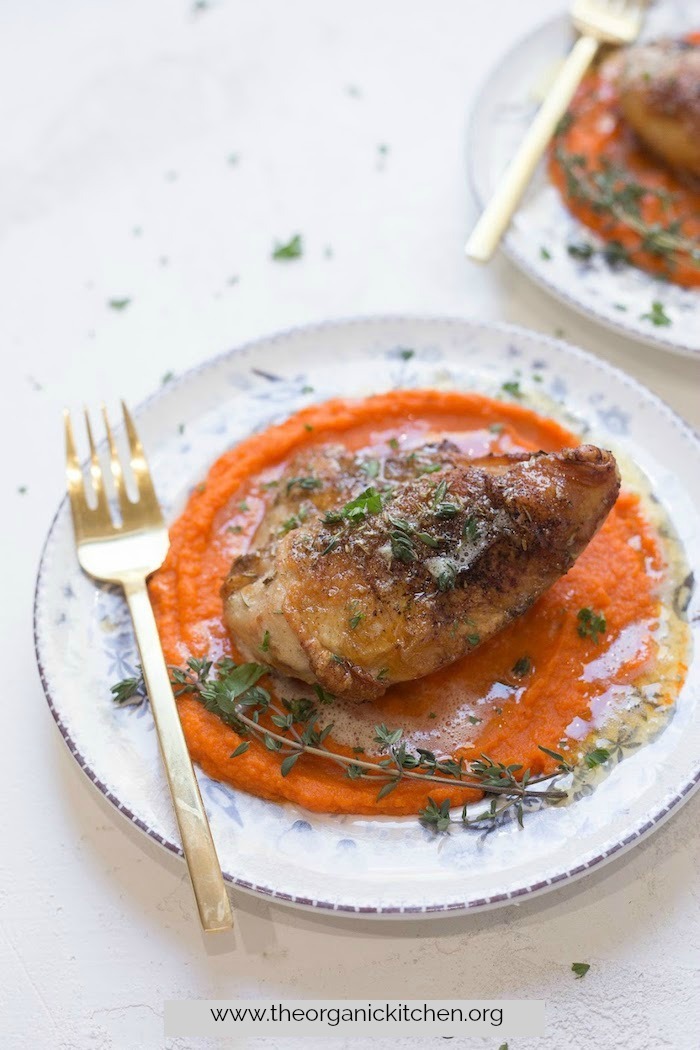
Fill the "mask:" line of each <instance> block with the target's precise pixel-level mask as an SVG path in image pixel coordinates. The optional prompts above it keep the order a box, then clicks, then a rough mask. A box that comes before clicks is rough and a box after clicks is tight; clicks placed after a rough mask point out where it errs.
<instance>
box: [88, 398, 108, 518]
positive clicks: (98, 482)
mask: <svg viewBox="0 0 700 1050" xmlns="http://www.w3.org/2000/svg"><path fill="white" fill-rule="evenodd" d="M85 429H86V430H87V436H88V444H89V445H90V480H91V482H92V491H93V493H94V494H95V499H96V501H97V503H96V506H95V509H94V511H93V514H94V515H95V524H96V525H104V526H105V527H106V526H107V525H111V522H112V519H111V515H110V513H109V504H108V502H107V493H106V492H105V487H104V482H103V480H102V467H101V466H100V460H99V456H98V455H97V449H96V448H95V440H94V438H93V436H92V425H91V423H90V413H89V412H88V410H87V409H85Z"/></svg>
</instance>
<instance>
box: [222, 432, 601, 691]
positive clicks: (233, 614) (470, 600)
mask: <svg viewBox="0 0 700 1050" xmlns="http://www.w3.org/2000/svg"><path fill="white" fill-rule="evenodd" d="M618 490H619V474H618V470H617V465H616V463H615V459H614V457H613V455H612V453H610V452H606V451H603V450H602V449H599V448H596V447H595V446H593V445H582V446H581V447H579V448H574V449H566V450H564V451H563V452H558V453H550V454H545V453H541V452H540V453H534V454H529V453H526V454H515V455H500V456H486V457H484V458H482V459H480V460H476V461H475V460H469V459H467V458H466V457H465V456H464V455H463V454H462V453H461V452H460V451H459V449H458V448H456V446H454V445H452V444H450V443H449V442H442V443H440V444H434V445H425V446H422V447H421V448H419V449H416V450H414V451H413V452H411V453H403V454H399V453H396V454H391V455H388V456H387V457H385V458H383V459H376V460H367V461H364V462H363V461H362V460H361V459H358V458H357V457H355V456H353V455H352V454H349V453H348V452H346V451H345V450H343V449H341V448H335V447H330V446H325V447H322V448H318V449H315V450H314V451H313V452H310V453H307V454H306V455H304V456H302V457H301V458H300V459H298V460H297V461H296V462H294V463H292V464H291V465H290V467H289V469H288V470H286V471H285V473H284V475H283V476H282V477H281V478H280V479H279V482H278V489H277V492H278V495H277V498H276V500H275V502H274V504H273V506H272V507H271V508H270V510H269V511H268V512H267V514H266V515H265V518H264V519H263V521H262V523H261V525H260V527H259V529H258V531H257V533H256V535H255V536H254V539H253V544H252V547H251V550H250V551H249V552H248V553H247V554H245V555H243V556H241V557H239V558H237V559H236V560H235V561H234V563H233V566H232V568H231V572H230V575H229V576H228V578H227V579H226V581H225V583H224V586H223V590H222V596H223V600H224V618H225V622H226V624H227V626H228V629H229V630H230V632H231V634H232V636H233V638H234V640H235V642H236V644H237V646H238V648H239V649H240V650H241V651H242V652H243V654H244V655H246V656H247V657H248V658H250V659H255V660H259V659H261V647H262V649H263V651H264V652H265V656H264V659H265V661H266V662H267V663H269V664H270V665H271V666H273V667H275V668H277V669H278V670H280V671H281V672H283V673H285V674H287V675H290V676H293V677H296V678H300V679H302V680H303V681H306V682H313V683H318V684H320V685H321V686H322V687H323V688H324V689H326V690H328V691H329V692H331V693H333V694H335V695H344V696H347V697H350V698H353V699H357V700H367V699H374V698H376V697H379V696H381V695H382V694H383V693H384V692H385V690H386V689H387V687H388V686H390V685H391V684H392V683H395V682H401V681H406V680H409V679H414V678H420V677H422V676H423V675H426V674H429V673H430V672H432V671H435V670H436V669H437V668H439V667H443V666H444V665H446V664H449V663H451V662H452V661H454V660H457V659H458V658H459V657H461V656H463V655H464V654H465V653H467V652H469V651H470V650H471V649H473V648H474V647H476V646H477V645H479V644H480V643H481V642H483V641H485V640H486V639H487V638H490V637H491V636H492V635H493V634H495V632H496V631H499V630H500V629H501V628H502V627H503V626H504V625H505V624H507V623H508V622H509V621H510V620H512V619H513V618H514V617H516V616H518V615H520V614H521V613H522V612H524V611H525V610H526V609H527V608H529V606H530V605H532V603H533V602H534V601H535V599H536V598H538V597H539V595H541V594H542V593H543V591H545V590H546V589H547V588H548V587H550V586H551V585H552V584H553V583H554V582H555V580H557V579H558V578H559V577H560V576H561V575H563V573H565V572H566V571H567V569H569V568H570V566H571V565H572V564H573V563H574V561H575V560H576V558H577V557H578V555H579V554H580V553H581V551H582V550H583V549H584V548H585V546H586V545H587V543H588V542H589V540H590V539H591V537H592V536H593V535H594V534H595V532H596V531H597V530H598V529H599V528H600V526H601V524H602V523H603V521H604V520H605V517H606V515H607V514H608V512H609V511H610V509H611V507H612V506H613V504H614V503H615V499H616V497H617V493H618Z"/></svg>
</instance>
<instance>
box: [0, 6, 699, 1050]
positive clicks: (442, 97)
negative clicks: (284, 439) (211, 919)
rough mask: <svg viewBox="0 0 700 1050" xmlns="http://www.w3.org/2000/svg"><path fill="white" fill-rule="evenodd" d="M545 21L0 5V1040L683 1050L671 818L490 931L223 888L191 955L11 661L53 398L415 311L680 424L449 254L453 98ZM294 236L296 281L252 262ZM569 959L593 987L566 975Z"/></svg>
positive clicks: (401, 9) (495, 920)
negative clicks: (350, 1003) (567, 355)
mask: <svg viewBox="0 0 700 1050" xmlns="http://www.w3.org/2000/svg"><path fill="white" fill-rule="evenodd" d="M560 6H561V4H560V3H559V2H557V0H537V2H535V0H498V2H494V3H488V4H486V3H482V2H478V0H440V2H436V3H426V2H420V0H354V2H353V3H348V2H341V0H296V2H294V3H291V2H283V0H278V2H274V0H255V2H253V0H247V2H245V0H238V2H234V0H220V2H216V0H211V2H210V3H209V4H208V6H207V7H206V9H204V10H200V11H195V10H194V9H193V8H192V6H191V4H188V3H186V2H182V3H176V2H168V0H147V2H146V0H141V2H139V0H120V2H119V3H116V2H114V3H111V4H108V3H94V2H93V3H89V2H88V0H61V2H58V0H3V4H2V12H1V17H2V20H3V23H4V25H3V29H2V33H1V35H0V58H1V61H0V77H1V78H2V81H3V82H2V85H1V87H2V89H1V90H0V128H2V150H1V151H0V152H1V156H0V296H1V299H0V302H1V307H0V348H1V350H2V355H3V365H4V369H3V371H4V375H5V381H4V391H3V392H4V409H3V412H2V414H1V416H0V426H1V427H2V448H3V450H4V453H3V462H4V466H3V482H2V485H3V503H4V508H5V512H4V522H5V538H4V542H3V558H4V561H5V568H4V575H3V578H4V580H5V601H4V602H3V603H2V606H1V607H0V617H1V618H2V623H1V626H0V637H1V638H2V644H3V647H4V649H5V655H4V660H3V668H4V674H3V678H4V693H5V697H4V704H3V711H4V717H3V723H2V725H3V746H2V752H1V753H2V758H3V774H2V784H3V789H4V790H3V794H4V799H3V810H4V821H3V823H4V832H3V836H2V841H3V847H2V849H1V850H0V935H1V936H0V1032H1V1033H2V1039H1V1040H0V1042H1V1045H2V1047H4V1048H12V1050H14V1048H19V1047H21V1048H24V1047H31V1048H41V1050H43V1048H54V1047H56V1048H69V1047H79V1048H81V1050H82V1048H86V1050H141V1048H149V1050H150V1048H152V1047H159V1046H162V1045H164V1043H163V1035H162V1020H161V1016H162V1004H163V1001H164V1000H165V999H169V998H186V997H202V998H216V997H222V998H225V997H244V996H252V997H255V996H258V997H264V996H269V995H279V996H288V997H297V998H324V997H326V998H327V997H344V998H365V997H371V996H373V995H374V996H380V997H387V998H401V997H404V998H406V997H412V998H423V997H425V998H449V997H455V998H478V997H488V998H500V997H502V998H543V999H546V1000H547V1002H548V1021H549V1032H548V1035H547V1036H546V1037H545V1038H543V1039H511V1040H510V1041H509V1042H510V1047H511V1050H525V1048H528V1050H530V1048H532V1050H534V1048H538V1050H540V1048H548V1050H560V1048H564V1047H575V1048H578V1047H587V1046H595V1047H597V1048H600V1050H607V1048H612V1047H618V1046H624V1047H626V1048H628V1050H635V1048H657V1047H669V1048H672V1050H695V1048H697V1047H698V1045H699V1044H700V1036H698V1034H697V1033H698V1032H699V1031H700V995H699V994H698V993H699V990H700V988H699V986H700V979H699V976H698V975H699V971H700V893H699V888H700V879H699V877H698V871H699V870H700V830H699V826H700V797H698V796H696V797H695V798H693V799H692V800H691V801H690V802H689V803H688V804H687V805H686V806H685V807H684V809H683V810H682V811H681V812H679V813H678V814H677V815H676V816H675V817H674V818H673V819H672V821H670V822H669V823H668V824H667V825H665V826H664V827H663V828H661V829H660V830H659V831H658V832H657V833H656V834H655V835H654V836H653V837H652V838H651V839H650V840H647V841H646V842H644V843H643V844H642V845H641V846H639V847H638V848H636V849H635V850H634V851H632V852H631V853H629V854H627V855H626V856H624V857H623V858H621V859H620V860H617V861H615V862H614V863H612V864H610V865H609V866H607V867H606V868H605V869H604V870H601V871H599V872H597V873H596V874H594V875H592V876H590V877H588V878H587V879H585V880H583V881H579V882H577V883H576V884H575V885H572V886H571V887H569V888H565V889H560V890H558V891H556V892H553V893H551V894H549V895H548V896H546V897H543V898H539V899H536V900H532V901H530V902H529V903H524V904H521V905H520V906H519V907H511V908H507V909H501V910H497V911H493V912H489V913H482V914H479V915H472V916H468V917H464V918H449V919H442V920H433V921H426V922H411V923H408V922H395V923H391V924H382V923H374V922H371V921H359V922H349V921H342V920H339V919H333V918H329V917H324V916H315V915H310V914H304V913H298V912H294V911H292V910H288V909H285V908H282V907H276V906H275V907H271V906H269V905H268V904H266V903H262V902H260V901H256V900H254V899H252V898H250V897H247V896H241V895H239V894H236V895H235V899H234V903H235V907H236V912H237V928H236V931H235V933H233V934H231V935H223V936H220V937H219V938H218V939H214V940H211V941H207V942H206V943H205V941H204V940H203V938H202V936H201V934H200V933H199V930H198V927H197V922H196V917H195V912H194V908H193V903H192V899H191V893H190V888H189V885H188V882H187V876H186V873H185V869H184V865H183V864H182V863H181V862H180V861H179V860H177V859H176V858H174V857H172V856H170V855H166V854H165V853H164V852H163V851H161V850H160V849H159V848H158V847H157V846H156V845H155V844H154V843H152V842H150V841H149V840H147V839H146V838H145V837H143V836H142V835H140V834H139V833H138V832H137V831H136V830H135V829H134V828H132V827H130V826H128V825H127V824H126V822H125V821H124V820H123V819H122V818H121V817H120V816H119V815H118V814H117V813H116V812H115V811H114V810H113V809H112V808H111V807H110V806H109V805H108V803H107V802H105V801H104V800H103V799H102V797H101V796H99V795H98V793H97V792H96V791H95V790H94V789H93V788H92V787H91V786H90V785H89V784H88V782H87V780H86V779H85V777H84V776H83V774H82V773H81V771H80V770H79V769H78V767H77V765H76V764H75V762H74V761H73V759H72V758H71V757H70V756H69V754H68V752H67V750H66V748H65V746H64V744H63V742H62V741H61V739H60V737H59V734H58V732H57V730H56V727H55V725H54V723H53V720H52V718H51V716H50V714H49V711H48V708H47V706H46V704H45V702H44V699H43V695H42V691H41V686H40V684H39V680H38V676H37V674H36V671H35V669H34V658H33V651H32V639H31V628H30V620H31V605H32V587H33V579H34V574H35V570H36V566H37V560H38V557H39V551H40V547H41V543H42V541H43V538H44V535H45V532H46V530H47V528H48V525H49V522H50V519H51V516H52V514H53V511H54V508H55V505H56V503H57V501H58V499H59V497H60V495H61V490H62V470H63V465H62V447H61V437H60V410H61V408H62V407H63V406H64V405H65V404H68V405H70V406H72V407H74V408H77V407H80V406H81V405H82V403H84V402H88V403H94V402H97V401H98V400H99V399H101V398H103V397H107V398H108V399H112V400H113V399H114V398H115V397H116V396H117V395H124V396H125V397H127V398H128V399H129V400H130V402H132V403H136V402H138V401H139V400H140V399H141V398H142V397H144V396H145V395H146V394H148V393H149V391H151V390H152V389H153V388H154V387H156V386H158V384H159V382H160V381H161V378H162V376H163V375H164V374H165V373H167V372H169V371H175V372H177V371H181V370H183V369H186V368H188V367H189V366H191V365H194V364H196V363H198V362H199V361H201V360H203V359H204V358H206V357H208V356H210V355H212V354H216V353H218V352H220V351H222V350H225V349H226V348H228V347H231V346H234V345H236V344H237V343H239V342H242V341H244V340H246V339H248V338H250V337H253V336H256V335H259V334H263V333H268V332H271V331H273V330H275V329H278V328H284V327H287V326H289V325H294V324H297V323H303V322H306V321H310V320H319V319H323V318H327V317H338V316H347V315H353V314H362V313H386V312H391V311H400V312H407V311H409V312H410V311H414V312H419V313H420V312H422V313H449V314H459V315H467V316H475V317H479V318H495V319H506V320H510V321H515V322H518V323H520V324H523V325H527V326H530V327H532V328H535V329H538V330H540V331H543V332H548V333H552V332H554V331H560V332H561V330H563V332H564V333H565V334H566V336H567V337H568V338H569V339H570V340H571V341H572V342H575V343H578V344H580V345H581V346H584V347H586V348H588V349H589V350H592V351H594V352H595V353H598V354H600V355H601V356H603V357H605V358H606V359H608V360H610V361H613V362H615V363H616V364H618V365H620V366H621V367H622V368H624V369H626V370H627V371H629V372H630V373H632V374H633V375H635V376H636V377H638V378H639V379H641V380H642V381H643V382H645V383H647V384H648V385H649V386H650V387H651V388H652V389H653V390H655V391H656V392H657V393H658V394H660V395H661V396H662V397H664V398H665V399H666V400H667V401H668V402H670V404H671V405H673V406H674V407H675V408H676V409H677V410H678V411H679V412H680V413H681V414H682V415H684V416H685V417H686V418H687V419H689V420H690V421H692V422H693V423H695V424H696V425H698V424H699V423H700V398H698V383H699V380H700V370H699V369H698V365H697V364H695V363H693V362H690V361H688V360H685V359H682V358H678V357H675V356H672V355H668V354H662V353H661V352H657V351H654V350H651V349H649V348H645V347H643V346H639V345H635V344H633V343H631V342H628V341H626V340H624V339H622V338H617V337H615V336H613V335H611V334H610V333H608V332H607V331H604V330H602V329H600V328H598V327H596V326H595V325H593V324H590V323H588V322H586V321H584V320H582V319H581V318H579V317H578V316H576V315H575V314H573V313H571V312H570V311H569V310H567V309H566V308H565V307H563V306H560V305H558V304H557V303H556V302H555V301H554V300H552V299H550V298H548V296H547V295H546V294H545V293H543V292H542V291H540V290H538V289H537V288H535V287H533V286H532V285H531V284H530V283H529V282H528V281H527V280H526V279H525V278H524V277H521V276H520V275H519V274H518V273H517V272H516V270H515V269H513V267H512V266H511V265H510V264H509V263H508V262H507V261H505V260H504V259H503V258H499V259H497V260H496V261H495V262H494V263H493V264H492V265H491V266H490V267H489V268H488V269H477V268H475V267H472V266H471V265H469V264H467V263H466V262H465V260H464V258H463V256H462V245H463V241H464V239H465V235H466V233H467V231H468V230H469V228H470V225H471V223H472V221H473V219H474V217H475V208H474V204H473V202H472V201H471V199H470V196H469V193H468V191H467V188H466V184H465V183H466V178H465V126H466V116H467V112H468V109H469V104H470V100H471V99H472V97H473V95H474V92H475V91H476V89H477V88H478V85H479V83H480V82H481V80H482V78H483V77H484V75H485V73H486V72H487V70H488V69H489V67H490V66H491V64H492V63H493V62H494V60H495V59H496V58H497V56H498V54H499V52H500V51H501V49H503V48H505V47H506V46H507V45H508V44H510V43H511V42H512V41H514V40H515V39H516V38H517V37H518V36H519V35H520V34H522V33H523V32H524V31H525V30H527V29H528V28H529V27H530V26H531V25H532V24H534V22H536V21H537V20H540V19H543V18H545V17H546V16H547V15H548V14H549V13H551V12H554V11H556V10H558V9H559V8H560ZM699 15H700V10H699ZM698 20H699V22H700V18H699V19H698ZM381 144H385V145H386V146H387V147H388V149H387V152H386V155H385V156H384V157H382V155H381V153H380V151H379V149H378V147H379V146H380V145H381ZM231 154H236V155H238V161H237V163H232V162H231V161H230V159H229V158H230V156H231ZM296 231H299V232H300V233H302V234H303V237H304V243H305V253H304V258H303V259H302V260H300V261H298V262H294V263H290V264H287V265H283V264H279V263H274V262H272V261H271V260H270V249H271V245H272V243H273V241H275V240H276V239H278V238H279V239H286V238H287V237H288V236H289V235H290V234H292V233H294V232H296ZM327 246H330V248H331V249H332V257H330V258H328V257H327V254H326V248H327ZM234 277H237V278H238V281H237V282H236V283H230V281H231V278H234ZM120 297H128V298H130V299H131V300H132V301H131V303H130V305H129V306H128V307H127V308H126V309H125V310H123V311H121V312H118V311H114V310H112V309H109V308H108V306H107V305H106V304H107V300H109V299H110V298H120ZM24 486H26V489H27V491H26V492H21V491H20V489H21V488H22V487H24ZM8 831H9V835H8ZM572 961H587V962H589V963H590V964H591V970H590V972H589V974H588V975H587V976H586V978H585V979H583V980H574V978H573V974H572V973H571V972H570V965H571V963H572ZM321 1042H322V1041H320V1040H319V1041H318V1042H317V1044H316V1045H319V1046H320V1045H321ZM501 1042H502V1040H501V1039H499V1038H498V1033H497V1032H496V1034H495V1035H494V1038H493V1040H490V1041H486V1042H483V1041H481V1040H476V1041H473V1042H470V1041H460V1043H459V1045H464V1046H467V1045H468V1046H484V1047H486V1048H487V1050H490V1047H491V1046H492V1047H493V1048H494V1050H496V1047H498V1046H499V1045H500V1043H501ZM195 1045H196V1046H200V1045H203V1043H201V1042H195V1041H189V1042H188V1041H184V1040H173V1041H172V1042H171V1046H173V1047H175V1046H179V1047H184V1046H193V1047H194V1046H195ZM239 1045H244V1044H243V1043H240V1044H239ZM246 1045H248V1044H246ZM250 1045H255V1046H258V1045H259V1046H269V1047H272V1046H275V1047H278V1046H280V1047H281V1046H283V1045H287V1044H286V1043H285V1041H284V1040H272V1039H267V1040H263V1039H260V1040H255V1041H254V1042H253V1043H251V1044H250ZM289 1045H290V1046H291V1045H299V1044H298V1043H296V1042H295V1043H294V1044H292V1043H289ZM333 1045H334V1046H341V1045H345V1044H343V1043H342V1041H338V1042H334V1043H333ZM347 1045H348V1046H350V1045H353V1046H356V1045H359V1043H357V1042H354V1043H352V1044H350V1043H348V1044H347ZM372 1045H373V1046H378V1047H381V1046H383V1045H385V1046H387V1047H388V1045H389V1042H388V1041H386V1042H384V1041H375V1042H373V1043H372ZM395 1045H397V1046H400V1045H405V1046H407V1047H408V1046H414V1045H417V1044H416V1042H415V1041H413V1040H404V1041H400V1042H397V1043H396V1044H395ZM420 1045H425V1046H431V1045H435V1046H438V1045H443V1042H442V1040H438V1039H434V1040H424V1041H423V1042H422V1043H421V1044H420ZM454 1045H457V1042H456V1041H455V1044H454Z"/></svg>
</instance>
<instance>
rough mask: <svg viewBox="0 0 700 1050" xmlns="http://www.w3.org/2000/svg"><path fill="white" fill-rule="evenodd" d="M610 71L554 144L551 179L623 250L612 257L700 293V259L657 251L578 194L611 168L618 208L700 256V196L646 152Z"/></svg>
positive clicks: (588, 88) (595, 77)
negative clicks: (586, 183) (579, 182)
mask: <svg viewBox="0 0 700 1050" xmlns="http://www.w3.org/2000/svg"><path fill="white" fill-rule="evenodd" d="M696 38H697V40H700V34H691V35H690V36H689V38H688V39H689V40H691V41H692V40H696ZM611 61H614V60H611ZM606 70H607V66H606V64H603V65H602V66H601V68H600V69H599V70H596V71H593V72H591V73H589V74H588V75H587V76H586V77H584V79H583V81H582V82H581V86H580V87H579V89H578V91H577V93H576V95H575V96H574V100H573V102H572V103H571V106H570V107H569V111H568V114H567V116H566V118H565V119H564V121H563V123H562V130H561V131H560V132H559V133H558V134H557V135H556V136H555V138H554V140H553V142H552V148H551V151H550V155H549V174H550V178H551V179H552V181H553V182H554V184H555V185H556V186H557V188H558V189H559V192H560V193H561V195H562V197H563V199H564V201H565V203H566V206H567V208H568V209H569V211H571V212H572V213H573V214H574V215H575V216H576V217H577V218H578V219H579V220H580V221H581V222H582V223H584V224H585V225H586V226H588V227H589V228H590V229H592V230H595V232H596V233H597V234H599V235H600V236H601V237H602V238H603V239H604V240H605V241H607V242H608V243H609V244H613V245H614V246H615V248H616V249H617V250H616V251H615V252H613V253H612V254H611V255H610V256H609V258H611V259H613V260H618V261H622V260H624V261H628V262H630V263H632V264H634V265H635V266H638V267H639V268H640V269H642V270H647V271H649V272H650V273H653V274H656V275H658V276H661V277H664V278H667V279H668V280H669V281H672V282H673V283H674V284H680V285H683V286H684V287H687V288H694V287H697V286H699V285H700V263H699V262H698V257H697V255H696V257H695V258H693V257H692V255H691V253H690V251H688V250H678V251H672V252H671V251H668V250H666V251H663V250H661V251H659V250H658V249H657V250H653V247H652V244H653V241H649V239H648V238H646V237H645V236H644V234H643V233H642V232H639V231H638V230H635V229H633V228H631V226H630V225H629V224H628V223H627V222H624V221H621V220H620V217H619V212H618V214H615V213H614V211H613V210H612V209H611V208H610V207H609V206H607V207H601V206H600V205H598V206H596V205H595V204H594V203H592V202H591V200H590V199H589V198H588V196H587V194H586V193H581V192H580V186H579V188H578V189H577V187H576V182H577V180H579V179H580V176H581V175H582V174H584V175H585V179H586V181H588V180H589V179H590V177H591V175H593V174H596V173H598V174H600V173H601V172H603V171H604V169H605V168H606V166H607V167H608V170H614V171H615V172H616V173H617V174H616V178H615V180H614V188H615V190H616V191H618V206H619V205H621V206H622V208H623V210H625V211H627V212H628V214H629V212H630V211H633V212H635V213H636V214H637V217H638V218H639V219H641V220H642V222H643V223H644V225H645V226H646V227H647V229H648V230H650V231H654V230H656V231H659V230H662V231H667V232H669V233H672V234H674V235H675V236H677V237H680V238H682V239H683V241H684V242H686V243H689V244H690V245H691V246H692V248H693V250H694V251H695V252H698V251H700V192H698V189H697V188H695V189H694V188H692V187H691V185H690V184H689V183H685V182H683V181H682V180H681V178H680V177H679V176H678V175H676V174H675V173H674V172H673V171H672V170H671V169H670V168H667V167H666V166H665V165H664V164H663V162H662V161H660V160H659V159H658V158H657V157H655V156H654V155H653V154H652V153H650V152H649V151H648V150H646V149H645V148H644V146H643V145H642V144H641V142H640V140H639V139H638V138H637V136H636V135H635V133H634V131H633V130H632V128H631V127H630V126H629V124H627V122H626V121H625V119H624V117H623V116H622V113H621V112H620V105H619V96H618V91H617V87H616V84H615V79H614V76H611V75H609V74H607V75H606ZM571 174H573V175H574V179H573V180H572V179H571ZM626 187H627V188H626ZM619 191H622V193H620V192H619Z"/></svg>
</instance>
